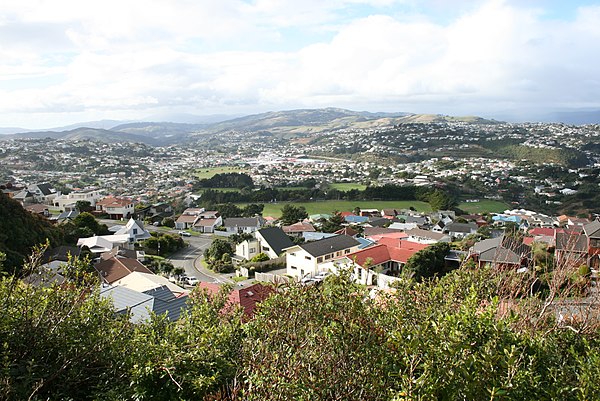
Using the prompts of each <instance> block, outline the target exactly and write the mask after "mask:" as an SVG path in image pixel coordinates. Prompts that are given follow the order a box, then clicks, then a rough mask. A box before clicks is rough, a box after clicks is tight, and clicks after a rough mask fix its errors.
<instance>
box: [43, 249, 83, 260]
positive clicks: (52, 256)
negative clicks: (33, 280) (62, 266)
mask: <svg viewBox="0 0 600 401" xmlns="http://www.w3.org/2000/svg"><path fill="white" fill-rule="evenodd" d="M80 253H81V248H79V247H77V246H65V245H63V246H58V247H56V248H52V249H46V251H44V255H43V256H42V263H48V262H51V261H53V260H60V261H61V262H67V261H68V260H69V255H71V256H72V257H76V256H79V254H80Z"/></svg>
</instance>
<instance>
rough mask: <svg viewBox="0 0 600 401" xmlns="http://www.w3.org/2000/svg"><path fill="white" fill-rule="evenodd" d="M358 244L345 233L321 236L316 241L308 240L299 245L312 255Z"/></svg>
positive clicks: (319, 254)
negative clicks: (327, 236) (326, 236)
mask: <svg viewBox="0 0 600 401" xmlns="http://www.w3.org/2000/svg"><path fill="white" fill-rule="evenodd" d="M358 245H360V243H359V242H358V241H357V240H355V239H354V238H352V237H349V236H347V235H336V236H334V237H329V238H323V239H321V240H318V241H314V242H309V243H307V244H302V245H300V248H302V249H304V250H305V251H306V252H308V253H309V254H311V255H312V256H314V257H318V256H323V255H327V254H330V253H333V252H337V251H341V250H344V249H348V248H352V247H355V246H358Z"/></svg>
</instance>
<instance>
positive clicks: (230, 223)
mask: <svg viewBox="0 0 600 401" xmlns="http://www.w3.org/2000/svg"><path fill="white" fill-rule="evenodd" d="M263 225H264V219H263V218H262V217H260V216H258V217H230V218H227V219H225V220H224V221H223V226H224V227H225V231H226V232H228V233H239V234H241V233H253V232H254V231H258V230H260V228H261V227H262V226H263Z"/></svg>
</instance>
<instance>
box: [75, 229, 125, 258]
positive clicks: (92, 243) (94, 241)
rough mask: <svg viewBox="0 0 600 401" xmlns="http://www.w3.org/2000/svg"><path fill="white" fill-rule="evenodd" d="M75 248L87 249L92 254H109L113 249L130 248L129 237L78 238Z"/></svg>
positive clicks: (122, 235)
mask: <svg viewBox="0 0 600 401" xmlns="http://www.w3.org/2000/svg"><path fill="white" fill-rule="evenodd" d="M77 246H78V247H81V248H83V247H84V246H85V247H88V248H89V250H90V251H91V252H92V253H95V254H98V255H99V254H101V253H104V252H110V251H112V250H113V249H114V248H118V247H123V248H127V247H129V246H130V242H129V235H127V234H121V235H95V236H93V237H88V238H79V240H77Z"/></svg>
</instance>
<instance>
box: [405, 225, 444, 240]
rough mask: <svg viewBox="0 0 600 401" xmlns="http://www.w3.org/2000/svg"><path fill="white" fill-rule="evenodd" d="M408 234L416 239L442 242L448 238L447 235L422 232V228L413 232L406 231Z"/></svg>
mask: <svg viewBox="0 0 600 401" xmlns="http://www.w3.org/2000/svg"><path fill="white" fill-rule="evenodd" d="M406 233H407V234H408V235H411V236H414V237H422V238H429V239H432V240H434V241H441V240H443V239H444V238H447V237H448V236H447V235H446V234H442V233H436V232H434V231H428V230H422V229H420V228H413V229H412V230H408V231H406Z"/></svg>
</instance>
